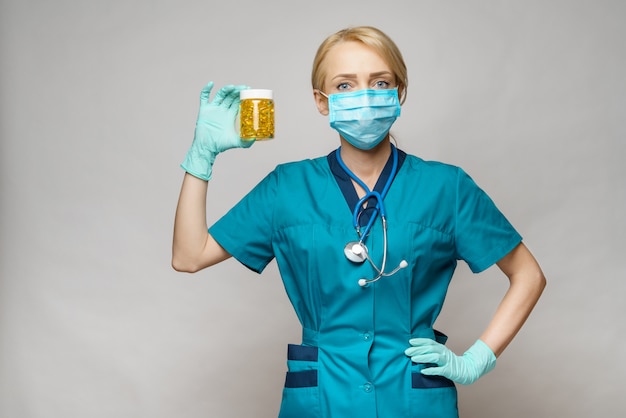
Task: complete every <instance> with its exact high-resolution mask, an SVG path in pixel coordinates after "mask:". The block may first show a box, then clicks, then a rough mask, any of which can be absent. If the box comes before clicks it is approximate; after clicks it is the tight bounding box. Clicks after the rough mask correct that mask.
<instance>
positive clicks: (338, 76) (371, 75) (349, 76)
mask: <svg viewBox="0 0 626 418" xmlns="http://www.w3.org/2000/svg"><path fill="white" fill-rule="evenodd" d="M381 75H392V74H391V72H390V71H377V72H375V73H370V77H380V76H381ZM336 78H356V74H337V75H336V76H334V77H333V78H332V80H334V79H336Z"/></svg>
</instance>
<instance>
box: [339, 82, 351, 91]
mask: <svg viewBox="0 0 626 418" xmlns="http://www.w3.org/2000/svg"><path fill="white" fill-rule="evenodd" d="M349 88H350V83H341V84H339V85H337V90H339V91H343V90H348V89H349Z"/></svg>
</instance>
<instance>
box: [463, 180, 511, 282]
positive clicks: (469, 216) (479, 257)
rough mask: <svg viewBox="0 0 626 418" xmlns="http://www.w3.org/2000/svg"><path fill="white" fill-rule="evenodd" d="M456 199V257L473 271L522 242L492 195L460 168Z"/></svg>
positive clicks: (505, 253) (486, 266)
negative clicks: (492, 198)
mask: <svg viewBox="0 0 626 418" xmlns="http://www.w3.org/2000/svg"><path fill="white" fill-rule="evenodd" d="M456 201H457V207H456V227H455V245H456V252H457V258H458V259H460V260H464V261H465V262H466V263H467V264H468V266H469V267H470V269H471V270H472V271H473V272H474V273H479V272H481V271H483V270H486V269H487V268H489V267H490V266H492V265H493V264H495V263H496V262H498V261H499V260H500V259H502V257H504V256H505V255H507V254H508V253H509V252H510V251H511V250H513V249H514V248H515V247H516V246H517V245H518V244H519V243H520V242H521V241H522V237H521V235H520V234H519V233H518V232H517V231H516V230H515V229H514V228H513V226H512V225H511V223H510V222H509V221H508V220H507V219H506V217H505V216H504V215H503V214H502V212H500V210H499V209H498V208H497V207H496V205H495V204H494V202H493V201H492V200H491V198H490V197H489V196H488V195H487V194H486V193H485V192H484V191H483V190H482V189H481V188H480V187H478V185H476V183H475V182H474V180H472V179H471V178H470V176H468V175H467V173H465V172H464V171H463V170H461V169H458V178H457V200H456Z"/></svg>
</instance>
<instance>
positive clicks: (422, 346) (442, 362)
mask: <svg viewBox="0 0 626 418" xmlns="http://www.w3.org/2000/svg"><path fill="white" fill-rule="evenodd" d="M409 343H410V344H411V347H409V348H407V349H406V350H405V351H404V353H405V354H406V355H407V356H409V357H411V360H412V361H413V362H415V363H433V364H436V365H437V366H435V367H427V368H425V369H422V371H421V373H422V374H424V375H429V376H433V375H435V376H443V377H446V378H448V379H450V380H452V381H453V382H456V383H459V384H461V385H469V384H471V383H474V382H475V381H476V380H478V379H479V378H480V377H481V376H483V375H485V374H487V373H489V372H490V371H491V370H493V368H494V367H496V356H495V354H494V353H493V351H491V349H490V348H489V347H488V346H487V344H485V343H484V342H482V341H481V340H477V341H476V342H475V343H474V345H472V346H471V347H470V348H469V349H468V350H467V351H466V352H465V353H464V354H463V355H462V356H457V355H456V354H454V353H453V352H452V351H451V350H450V349H448V348H447V347H446V346H445V345H443V344H440V343H438V342H436V341H433V340H431V339H430V338H413V339H411V340H409Z"/></svg>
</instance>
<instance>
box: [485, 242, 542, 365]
mask: <svg viewBox="0 0 626 418" xmlns="http://www.w3.org/2000/svg"><path fill="white" fill-rule="evenodd" d="M498 265H499V266H500V268H501V269H502V270H503V272H504V273H505V274H506V275H507V276H508V277H509V280H510V287H509V289H508V291H507V292H506V294H505V296H504V298H503V299H502V302H501V303H500V305H499V306H498V309H497V310H496V313H495V314H494V316H493V318H492V320H491V322H490V323H489V325H488V326H487V329H486V330H485V331H484V332H483V334H482V335H481V337H480V339H481V340H482V341H483V342H485V343H486V344H487V345H488V346H489V347H490V348H491V350H492V351H493V352H494V353H495V355H496V356H499V355H500V354H501V353H502V352H503V351H504V349H505V348H506V347H507V346H508V345H509V343H510V342H511V341H512V340H513V338H514V337H515V335H517V333H518V332H519V330H520V329H521V328H522V326H523V325H524V323H525V322H526V320H527V319H528V316H529V315H530V313H531V311H532V310H533V308H534V307H535V305H536V303H537V301H538V300H539V297H540V296H541V293H542V292H543V289H544V287H545V285H546V279H545V277H544V275H543V272H542V271H541V268H540V267H539V265H538V264H537V262H536V261H535V259H534V257H533V256H532V254H531V253H530V252H529V251H528V249H526V247H525V246H524V245H523V244H521V245H520V247H518V248H517V249H515V250H513V251H512V253H511V254H510V255H509V256H507V258H505V259H503V260H502V261H501V262H500V263H498Z"/></svg>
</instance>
